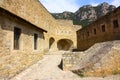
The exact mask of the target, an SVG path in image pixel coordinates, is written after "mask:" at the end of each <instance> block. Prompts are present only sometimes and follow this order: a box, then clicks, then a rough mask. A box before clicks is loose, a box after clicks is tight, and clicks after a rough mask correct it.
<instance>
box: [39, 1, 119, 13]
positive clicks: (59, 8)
mask: <svg viewBox="0 0 120 80" xmlns="http://www.w3.org/2000/svg"><path fill="white" fill-rule="evenodd" d="M40 2H41V3H42V4H43V5H44V6H45V8H46V9H47V10H48V11H49V12H52V13H58V12H63V11H70V12H75V11H76V10H78V9H79V8H80V7H81V6H83V5H88V4H91V5H93V6H96V5H98V4H100V3H103V2H107V3H109V4H112V5H115V6H116V7H118V6H120V0H40Z"/></svg>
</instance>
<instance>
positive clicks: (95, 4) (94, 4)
mask: <svg viewBox="0 0 120 80" xmlns="http://www.w3.org/2000/svg"><path fill="white" fill-rule="evenodd" d="M90 4H91V5H92V6H97V5H98V3H93V2H92V3H90Z"/></svg>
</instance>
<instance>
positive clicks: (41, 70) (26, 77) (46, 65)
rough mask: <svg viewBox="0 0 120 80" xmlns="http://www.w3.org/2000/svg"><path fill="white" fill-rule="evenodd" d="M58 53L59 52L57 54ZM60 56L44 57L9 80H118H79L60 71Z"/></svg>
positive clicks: (115, 79)
mask: <svg viewBox="0 0 120 80" xmlns="http://www.w3.org/2000/svg"><path fill="white" fill-rule="evenodd" d="M57 53H59V52H57ZM61 58H62V55H61V54H57V55H45V56H44V58H43V59H42V60H40V61H38V62H37V63H36V64H34V65H32V66H31V67H29V68H28V69H26V70H25V71H23V72H21V73H20V74H18V75H17V76H15V77H14V78H12V79H11V80H120V75H116V76H110V77H105V78H96V77H88V78H80V77H79V76H77V75H75V74H73V73H72V72H70V71H62V70H61V69H60V68H59V67H58V65H59V64H60V62H61Z"/></svg>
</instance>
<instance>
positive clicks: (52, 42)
mask: <svg viewBox="0 0 120 80" xmlns="http://www.w3.org/2000/svg"><path fill="white" fill-rule="evenodd" d="M54 42H55V39H54V38H53V37H51V38H50V39H49V49H51V48H52V46H53V44H54Z"/></svg>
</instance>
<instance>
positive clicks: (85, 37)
mask: <svg viewBox="0 0 120 80" xmlns="http://www.w3.org/2000/svg"><path fill="white" fill-rule="evenodd" d="M119 39H120V7H118V8H117V9H116V10H114V11H113V12H111V13H108V14H107V15H105V16H103V17H101V18H100V19H98V20H96V21H95V22H93V23H91V24H90V25H88V26H86V27H84V28H82V29H80V30H78V31H77V48H78V50H86V49H88V48H89V47H91V46H92V45H93V44H95V43H98V42H104V41H111V40H119Z"/></svg>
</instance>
